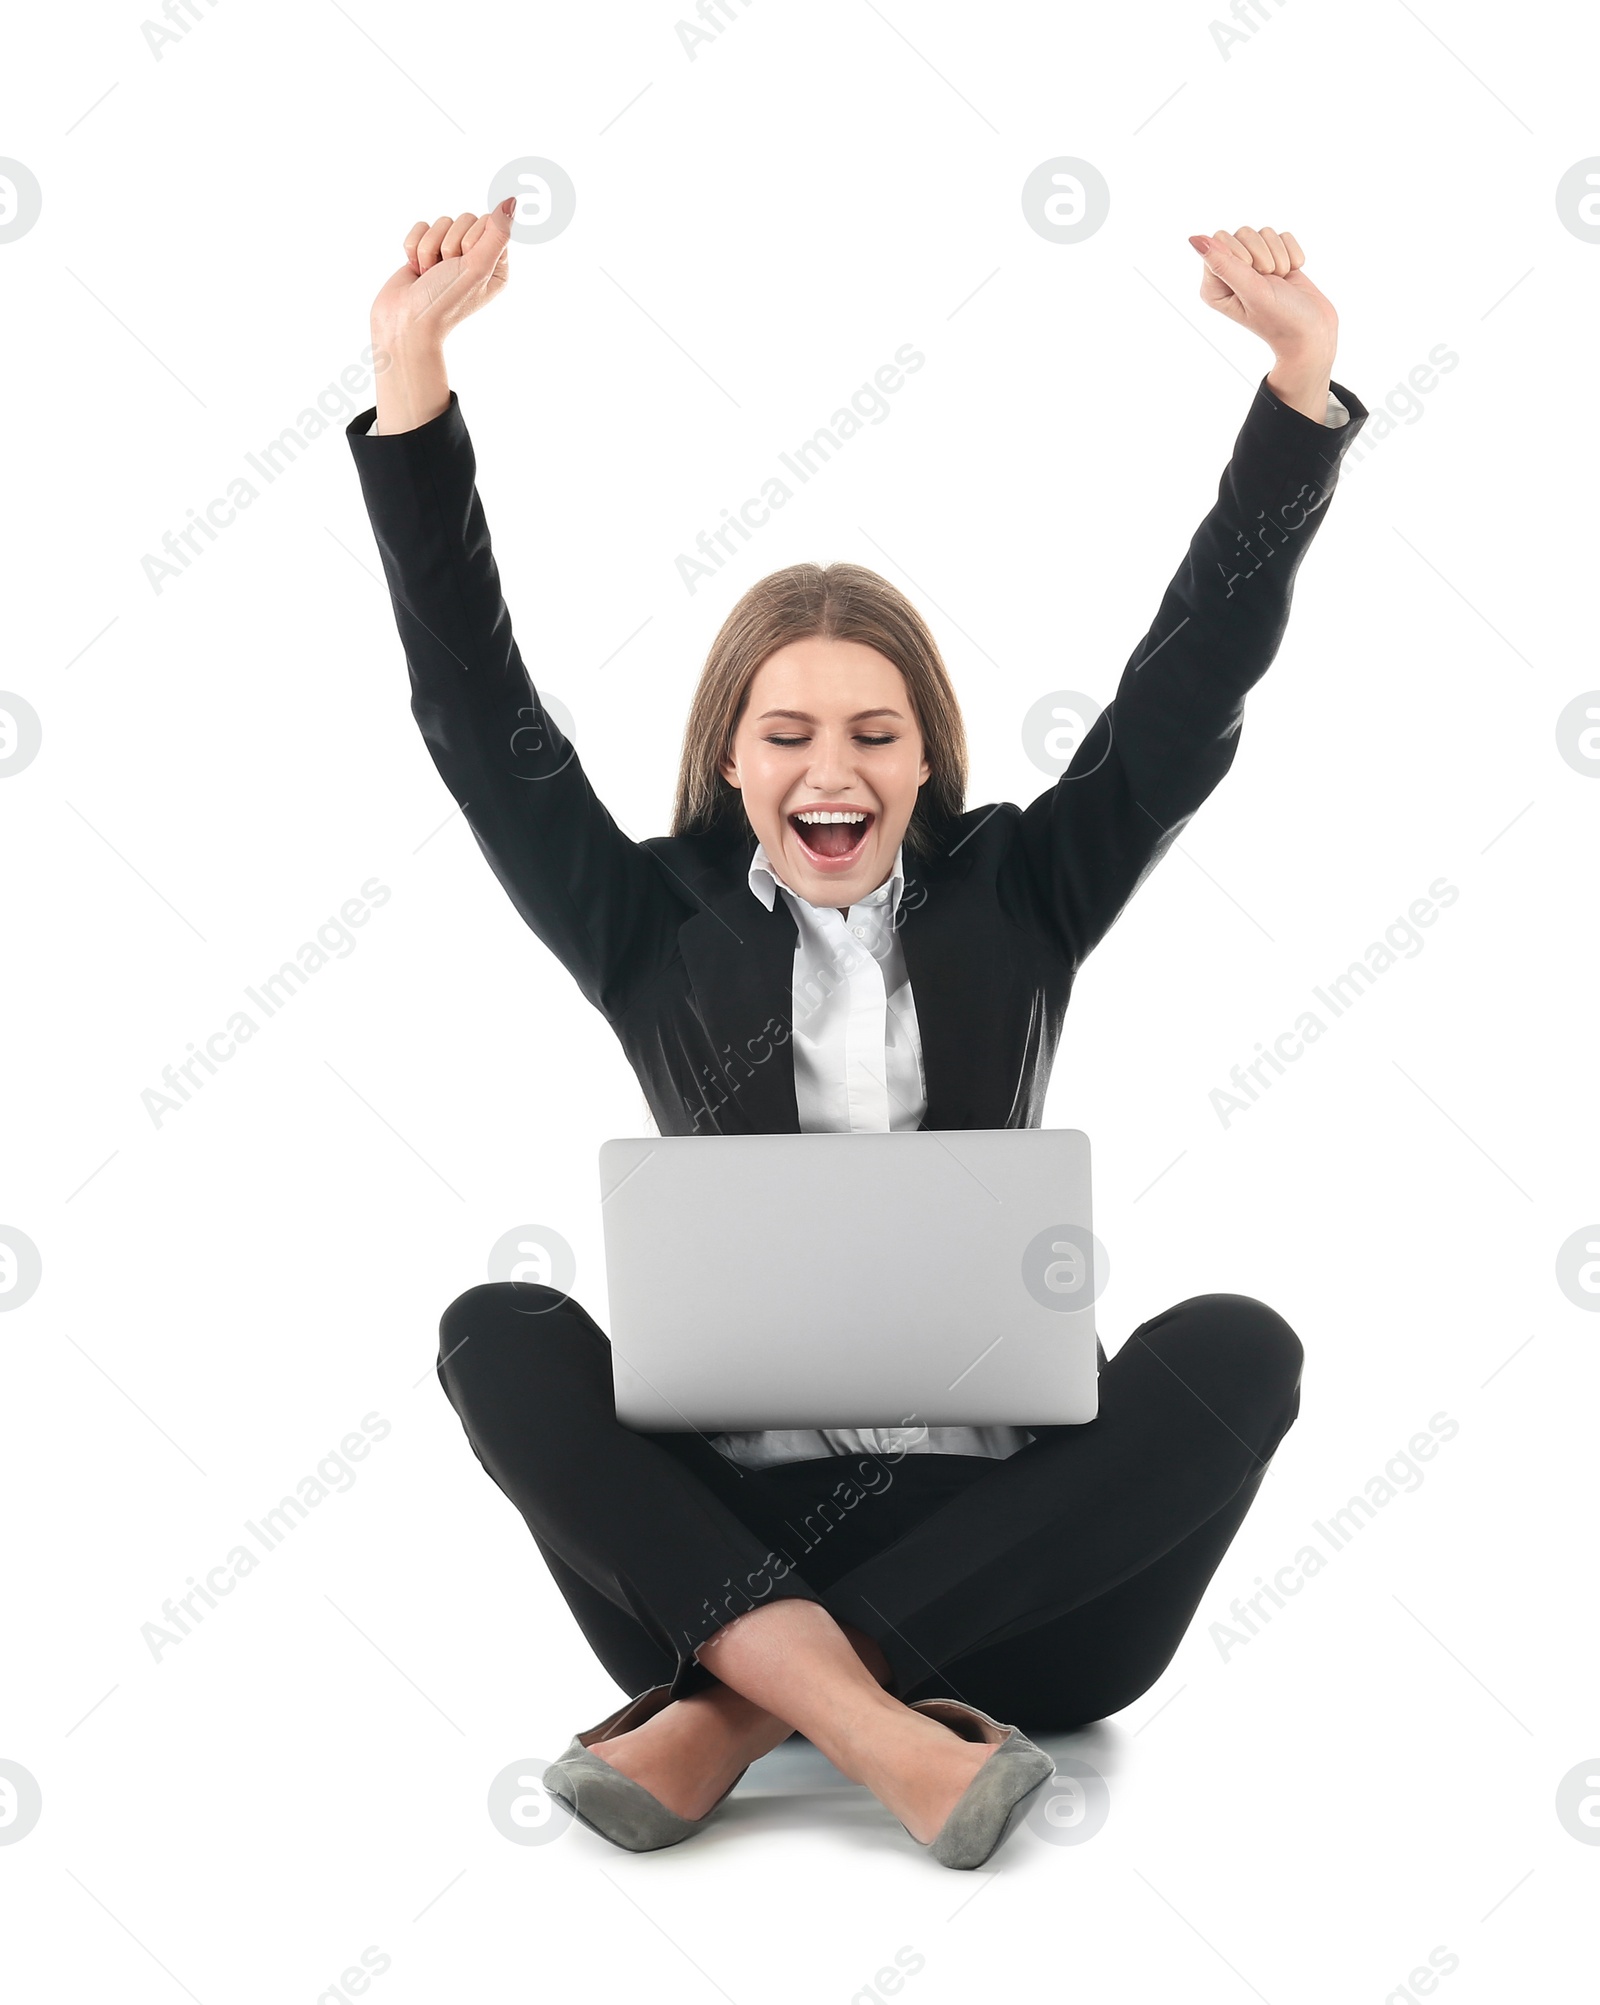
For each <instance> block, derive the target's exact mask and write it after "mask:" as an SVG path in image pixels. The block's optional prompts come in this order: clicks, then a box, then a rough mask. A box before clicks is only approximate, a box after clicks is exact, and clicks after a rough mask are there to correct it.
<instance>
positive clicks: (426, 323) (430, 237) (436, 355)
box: [372, 195, 517, 434]
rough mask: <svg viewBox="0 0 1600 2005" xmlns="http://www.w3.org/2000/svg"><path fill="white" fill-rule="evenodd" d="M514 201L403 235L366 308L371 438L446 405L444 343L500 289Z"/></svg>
mask: <svg viewBox="0 0 1600 2005" xmlns="http://www.w3.org/2000/svg"><path fill="white" fill-rule="evenodd" d="M516 208H517V198H516V196H515V195H508V196H507V197H506V199H505V200H504V201H503V202H502V203H501V204H500V206H499V207H498V208H496V209H491V210H490V211H489V212H488V214H487V215H483V216H479V215H476V214H474V213H473V212H472V211H471V210H468V211H466V212H464V213H463V214H462V215H459V216H457V217H455V218H454V219H453V220H452V219H451V218H450V217H449V216H441V217H440V218H439V219H438V221H437V222H435V223H433V224H428V223H414V224H413V225H412V226H411V228H410V230H409V231H408V232H407V233H406V241H405V252H406V262H405V263H404V264H403V265H402V266H401V267H400V269H399V270H398V271H397V272H395V273H394V274H393V276H392V277H390V278H389V279H387V280H386V281H385V283H384V286H383V289H382V291H381V292H380V293H379V294H378V296H377V298H376V299H375V300H374V301H373V302H372V347H373V355H374V362H375V366H376V372H377V402H378V426H377V428H378V431H379V432H380V433H382V434H387V433H390V432H407V431H413V430H415V429H416V427H417V426H418V425H424V424H426V423H427V422H428V420H429V419H430V418H436V417H438V416H439V414H440V413H441V412H442V411H444V410H447V409H448V408H449V404H450V384H449V380H448V378H447V377H446V375H445V367H444V338H445V336H446V335H447V334H448V333H449V332H450V330H451V328H452V327H454V326H455V325H456V324H457V322H458V321H462V320H465V319H466V318H467V316H468V314H471V313H476V312H477V310H478V308H479V307H480V306H482V305H484V304H485V303H486V302H487V301H489V300H491V299H493V298H495V297H496V295H497V294H498V293H500V292H501V291H502V290H503V289H504V287H505V283H506V279H507V276H508V273H507V263H508V260H507V256H506V247H507V245H508V244H509V243H510V241H511V219H512V217H513V216H514V215H515V214H516Z"/></svg>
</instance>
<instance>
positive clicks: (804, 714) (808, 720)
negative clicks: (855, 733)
mask: <svg viewBox="0 0 1600 2005" xmlns="http://www.w3.org/2000/svg"><path fill="white" fill-rule="evenodd" d="M900 715H901V713H900V712H899V711H898V710H891V709H890V708H889V707H888V706H887V705H882V706H880V707H879V708H878V709H877V710H858V711H857V712H856V713H855V715H854V716H853V717H847V718H846V719H845V722H846V723H847V724H859V723H861V721H862V720H863V719H864V718H867V717H899V716H900ZM769 717H793V718H794V719H795V720H796V721H797V722H799V723H801V724H815V723H816V721H817V720H816V718H815V717H813V716H812V715H811V713H810V711H809V710H763V711H762V713H761V715H760V716H759V717H758V718H757V719H756V722H757V723H758V724H764V723H765V722H766V720H767V719H768V718H769Z"/></svg>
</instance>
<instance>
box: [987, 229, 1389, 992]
mask: <svg viewBox="0 0 1600 2005" xmlns="http://www.w3.org/2000/svg"><path fill="white" fill-rule="evenodd" d="M1190 241H1191V242H1192V243H1194V244H1195V245H1196V248H1197V249H1199V248H1201V247H1202V246H1204V247H1205V249H1204V253H1203V254H1204V255H1205V256H1206V279H1205V282H1204V285H1203V287H1202V297H1204V298H1205V299H1206V301H1207V303H1208V304H1210V305H1213V306H1215V307H1217V308H1218V310H1221V311H1228V309H1229V307H1230V305H1231V307H1232V308H1233V309H1235V310H1233V311H1231V312H1229V317H1230V318H1234V319H1238V320H1240V322H1241V324H1243V325H1246V326H1248V327H1250V328H1251V330H1252V331H1253V332H1256V333H1259V334H1260V335H1261V336H1262V338H1263V339H1264V340H1267V341H1268V342H1269V343H1270V344H1271V345H1272V347H1273V353H1274V356H1275V358H1276V360H1275V365H1274V367H1273V369H1272V370H1271V371H1270V372H1269V373H1268V374H1267V375H1266V376H1265V377H1263V379H1262V381H1261V382H1260V384H1258V386H1257V388H1256V394H1255V397H1254V400H1253V401H1252V403H1251V406H1250V409H1249V411H1248V413H1247V414H1246V416H1245V421H1244V424H1243V426H1242V427H1241V429H1240V431H1239V435H1238V438H1237V440H1236V441H1235V443H1234V449H1233V456H1232V458H1231V459H1230V460H1229V461H1228V464H1227V466H1226V467H1225V468H1224V470H1223V474H1222V479H1221V481H1220V483H1219V485H1218V489H1217V499H1216V504H1215V506H1214V507H1213V508H1212V509H1211V511H1210V513H1209V514H1208V515H1207V516H1206V518H1205V520H1204V521H1203V522H1202V523H1201V524H1200V527H1199V528H1198V529H1197V530H1196V531H1195V534H1194V537H1193V540H1192V541H1191V543H1190V545H1189V550H1188V554H1187V555H1186V556H1185V558H1184V560H1183V562H1182V563H1181V564H1180V565H1179V567H1178V570H1177V573H1176V574H1175V576H1174V577H1173V579H1172V582H1171V583H1170V584H1169V585H1168V586H1167V589H1166V591H1165V593H1164V594H1163V596H1162V599H1161V604H1160V606H1159V608H1158V609H1157V612H1156V616H1155V619H1154V620H1153V621H1152V622H1151V625H1150V629H1149V631H1148V632H1147V633H1146V634H1145V636H1144V638H1143V639H1142V640H1141V641H1140V642H1139V645H1138V646H1137V647H1136V648H1135V649H1134V651H1133V655H1132V658H1131V659H1130V660H1129V662H1128V665H1127V667H1126V668H1125V669H1124V670H1123V673H1122V678H1121V681H1120V682H1119V683H1118V685H1117V693H1116V696H1115V697H1114V699H1113V700H1112V701H1111V702H1110V703H1109V704H1107V706H1106V708H1105V710H1104V712H1103V713H1102V714H1101V716H1100V717H1099V718H1098V719H1097V720H1096V722H1095V724H1094V727H1093V728H1092V729H1091V730H1090V731H1089V732H1088V733H1087V734H1086V736H1085V738H1084V741H1083V743H1082V744H1081V745H1080V746H1079V747H1078V750H1077V753H1076V755H1075V756H1074V758H1073V760H1072V763H1071V765H1070V766H1069V767H1068V768H1067V770H1066V772H1064V773H1063V774H1062V775H1061V777H1060V779H1058V780H1057V781H1056V783H1055V784H1054V786H1052V787H1050V788H1048V789H1047V790H1046V791H1045V792H1044V793H1042V794H1041V795H1040V796H1039V797H1038V798H1037V799H1036V800H1035V801H1033V802H1032V803H1031V804H1030V805H1029V806H1028V807H1027V808H1025V809H1024V810H1023V812H1022V814H1021V816H1020V818H1019V820H1018V824H1017V830H1016V835H1015V838H1014V842H1013V845H1012V849H1011V853H1010V856H1009V858H1008V867H1009V870H1010V872H1011V873H1013V875H1014V877H1015V880H1016V883H1017V886H1018V888H1019V890H1020V893H1021V895H1022V896H1024V897H1025V898H1026V899H1027V900H1028V902H1029V903H1030V905H1031V906H1032V908H1033V910H1034V911H1035V912H1036V913H1037V914H1038V916H1039V918H1040V920H1041V922H1042V923H1043V924H1044V925H1045V926H1046V927H1047V928H1048V930H1049V931H1050V932H1051V933H1052V934H1053V935H1054V937H1055V938H1056V940H1057V942H1058V944H1059V945H1060V946H1061V948H1062V951H1063V952H1064V953H1066V954H1067V955H1068V956H1069V958H1070V959H1071V960H1072V962H1073V964H1074V965H1075V966H1076V965H1077V964H1079V963H1081V962H1082V960H1083V959H1084V957H1085V956H1086V955H1087V954H1088V953H1090V951H1091V950H1092V949H1093V948H1094V947H1095V945H1096V944H1097V943H1098V942H1099V941H1100V940H1101V939H1102V938H1103V937H1104V935H1105V933H1106V931H1107V930H1108V928H1109V927H1110V926H1111V924H1112V923H1113V921H1114V920H1115V919H1116V918H1117V916H1118V914H1119V913H1120V912H1121V910H1122V908H1123V907H1124V906H1125V905H1126V904H1127V902H1128V900H1129V898H1131V897H1132V895H1133V893H1134V892H1135V891H1136V890H1137V889H1138V887H1139V885H1140V884H1141V883H1142V882H1143V881H1144V879H1145V877H1147V876H1148V875H1149V873H1150V871H1151V870H1152V869H1154V867H1155V865H1156V864H1157V863H1158V862H1159V861H1160V859H1161V857H1162V856H1163V855H1164V854H1165V853H1166V851H1167V849H1168V848H1169V847H1170V845H1171V844H1172V843H1173V842H1174V841H1175V840H1176V838H1177V837H1178V836H1179V835H1180V834H1181V833H1182V831H1183V828H1184V826H1185V825H1186V824H1187V822H1188V821H1189V819H1190V818H1191V817H1192V816H1193V814H1194V813H1195V811H1196V809H1197V808H1199V806H1200V804H1201V803H1202V801H1204V800H1205V798H1206V797H1207V795H1208V794H1210V792H1211V791H1212V789H1213V788H1214V787H1215V786H1216V785H1217V783H1218V781H1219V780H1220V779H1221V778H1222V776H1223V775H1224V774H1225V773H1226V772H1227V770H1228V768H1229V766H1230V765H1231V764H1232V763H1233V756H1234V752H1235V749H1236V747H1237V744H1238V733H1239V725H1240V720H1241V718H1242V716H1243V712H1244V701H1245V697H1246V695H1247V694H1248V692H1249V691H1250V689H1251V688H1252V687H1253V686H1254V685H1255V684H1256V683H1257V682H1258V681H1259V680H1260V679H1261V677H1262V676H1263V675H1265V673H1266V672H1267V669H1268V668H1269V667H1270V666H1271V665H1272V661H1273V658H1274V657H1275V655H1276V654H1277V652H1278V648H1279V646H1280V644H1281V642H1282V640H1283V634H1284V629H1285V627H1286V626H1287V624H1288V619H1289V605H1290V600H1291V597H1292V595H1293V587H1294V579H1295V574H1296V572H1297V571H1298V570H1299V567H1300V564H1301V562H1302V560H1303V559H1304V557H1305V554H1306V552H1307V550H1309V549H1310V547H1311V543H1312V540H1313V539H1314V537H1315V536H1316V533H1317V530H1318V528H1319V527H1320V526H1321V523H1322V521H1323V519H1324V517H1325V515H1326V512H1327V503H1328V499H1329V497H1330V495H1331V494H1332V493H1333V490H1334V487H1335V486H1336V484H1337V481H1338V475H1339V464H1340V461H1341V460H1342V458H1343V456H1344V454H1345V452H1346V451H1347V450H1348V448H1349V446H1350V443H1351V441H1352V440H1353V439H1354V438H1355V436H1356V434H1357V433H1358V432H1359V431H1360V429H1361V427H1362V425H1363V424H1364V423H1365V422H1366V419H1367V415H1368V414H1367V410H1366V406H1365V405H1364V404H1362V402H1361V401H1360V399H1359V398H1357V397H1356V396H1355V395H1354V394H1353V393H1352V392H1351V391H1349V390H1348V389H1346V388H1345V387H1344V385H1343V384H1335V383H1333V382H1332V379H1331V376H1330V373H1329V372H1330V370H1331V368H1332V364H1333V354H1334V348H1335V345H1336V341H1337V320H1336V319H1335V318H1334V315H1333V309H1332V307H1331V305H1329V303H1328V301H1327V300H1326V299H1324V298H1323V295H1322V294H1321V293H1320V292H1318V291H1317V289H1316V287H1315V286H1313V285H1311V283H1310V281H1309V280H1307V279H1305V277H1304V274H1303V273H1302V272H1301V270H1300V265H1301V263H1302V262H1303V259H1302V255H1301V253H1300V251H1299V247H1298V245H1296V244H1295V241H1294V239H1293V238H1292V237H1282V238H1280V237H1278V235H1277V233H1276V232H1275V231H1266V232H1264V233H1259V234H1258V233H1257V232H1255V231H1241V232H1239V233H1238V234H1237V236H1232V235H1228V234H1227V233H1219V234H1218V236H1217V237H1215V238H1213V239H1211V240H1209V242H1208V240H1206V239H1204V238H1199V239H1194V238H1191V240H1190ZM1258 247H1259V248H1258Z"/></svg>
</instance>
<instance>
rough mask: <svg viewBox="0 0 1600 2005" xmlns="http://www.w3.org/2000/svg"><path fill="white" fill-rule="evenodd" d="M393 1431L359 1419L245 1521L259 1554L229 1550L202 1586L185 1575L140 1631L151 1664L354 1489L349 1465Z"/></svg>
mask: <svg viewBox="0 0 1600 2005" xmlns="http://www.w3.org/2000/svg"><path fill="white" fill-rule="evenodd" d="M393 1431H394V1430H393V1427H392V1426H391V1424H390V1422H388V1421H387V1420H385V1419H384V1418H383V1416H382V1415H381V1414H380V1413H375V1412H374V1413H364V1414H363V1415H362V1416H361V1427H360V1431H359V1432H357V1431H356V1430H354V1429H352V1430H351V1432H350V1433H348V1434H347V1435H345V1437H344V1439H343V1440H342V1441H341V1442H340V1443H339V1446H338V1447H337V1448H330V1449H329V1450H328V1452H327V1454H326V1455H324V1456H323V1457H322V1459H321V1461H319V1462H318V1464H317V1466H316V1468H315V1469H314V1470H313V1471H312V1472H311V1474H310V1475H308V1476H302V1477H301V1478H300V1481H299V1482H298V1483H297V1484H296V1485H295V1494H294V1495H293V1496H292V1497H282V1498H280V1499H279V1501H278V1502H277V1503H276V1504H274V1505H273V1507H272V1509H271V1510H270V1511H263V1512H262V1513H261V1516H260V1519H259V1520H257V1519H255V1518H246V1519H245V1521H244V1528H245V1530H246V1531H247V1532H248V1533H249V1534H250V1537H251V1539H252V1540H253V1541H254V1542H255V1545H256V1546H259V1547H260V1549H261V1550H260V1553H259V1554H258V1553H257V1552H256V1551H255V1550H254V1549H253V1547H252V1546H248V1545H245V1544H243V1543H242V1542H241V1543H240V1544H239V1545H236V1546H233V1547H231V1548H230V1549H229V1551H228V1552H227V1553H226V1554H224V1556H223V1557H222V1559H221V1560H219V1561H218V1562H217V1564H216V1565H215V1566H214V1567H212V1568H211V1569H210V1570H209V1572H208V1573H207V1574H206V1577H205V1579H204V1580H203V1581H202V1580H196V1579H195V1577H194V1575H193V1574H192V1573H191V1574H190V1575H189V1592H188V1593H187V1594H176V1595H170V1596H169V1597H168V1598H167V1600H165V1601H164V1602H162V1604H161V1614H162V1617H163V1618H164V1619H163V1620H162V1621H160V1622H146V1623H144V1624H143V1625H142V1626H141V1628H140V1630H139V1634H140V1635H141V1636H142V1637H143V1638H144V1640H145V1643H146V1645H147V1646H148V1648H149V1651H150V1654H151V1656H152V1657H154V1659H155V1660H156V1662H157V1663H158V1664H159V1663H160V1662H161V1661H162V1652H163V1651H166V1650H170V1649H173V1648H174V1647H175V1646H176V1645H177V1644H179V1643H181V1642H183V1641H184V1640H185V1638H186V1637H188V1636H189V1635H190V1634H191V1633H192V1631H193V1630H194V1629H195V1628H196V1627H198V1625H199V1624H200V1623H202V1622H203V1621H204V1620H205V1618H206V1611H207V1610H208V1609H213V1608H216V1607H218V1606H220V1601H219V1597H220V1596H223V1595H228V1594H232V1592H233V1590H234V1589H235V1588H236V1587H237V1586H238V1585H239V1583H240V1581H241V1580H246V1579H248V1578H249V1576H250V1575H251V1574H252V1573H254V1572H255V1570H256V1568H257V1567H258V1566H259V1565H260V1564H261V1560H262V1558H263V1557H264V1556H265V1555H266V1554H267V1553H269V1552H276V1550H277V1549H278V1547H279V1546H281V1545H282V1544H283V1542H284V1540H285V1539H286V1538H288V1536H289V1534H290V1533H291V1532H293V1531H296V1530H298V1529H299V1527H300V1526H301V1525H302V1524H303V1523H304V1522H305V1520H306V1518H307V1517H308V1516H309V1515H310V1513H311V1512H312V1511H313V1510H314V1509H315V1508H316V1506H317V1505H318V1504H320V1503H322V1502H323V1501H324V1499H326V1498H328V1497H330V1496H332V1495H334V1494H335V1493H336V1492H337V1493H339V1494H341V1495H342V1494H343V1492H345V1491H346V1490H350V1489H353V1488H354V1487H355V1480H356V1472H355V1470H354V1469H352V1468H351V1466H350V1464H351V1463H352V1462H364V1461H365V1460H366V1459H367V1457H368V1456H369V1455H370V1454H371V1453H372V1449H373V1445H374V1444H375V1443H376V1442H379V1441H382V1440H383V1439H384V1438H385V1437H386V1436H387V1435H389V1434H391V1433H392V1432H393ZM341 1478H342V1479H343V1480H341ZM291 1513H292V1514H293V1515H291Z"/></svg>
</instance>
